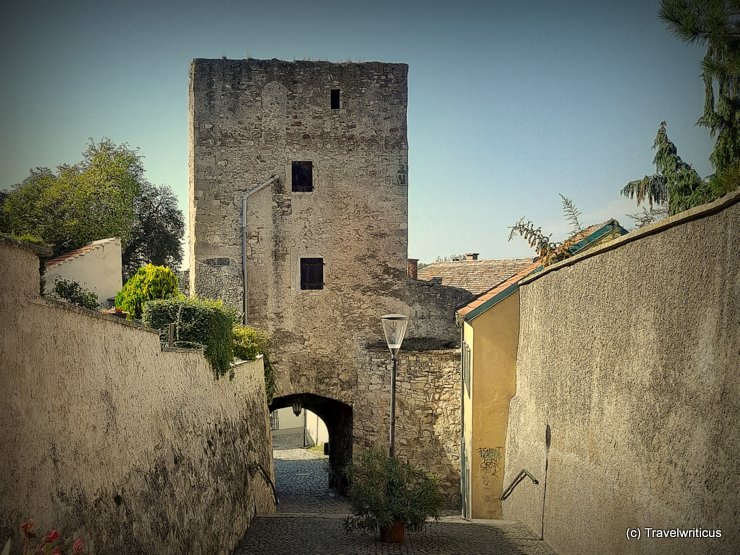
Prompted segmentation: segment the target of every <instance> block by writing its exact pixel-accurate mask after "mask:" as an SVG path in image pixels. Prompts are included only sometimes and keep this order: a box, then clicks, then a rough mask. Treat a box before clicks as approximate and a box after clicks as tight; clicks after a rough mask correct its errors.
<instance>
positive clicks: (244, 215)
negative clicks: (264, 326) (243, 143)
mask: <svg viewBox="0 0 740 555" xmlns="http://www.w3.org/2000/svg"><path fill="white" fill-rule="evenodd" d="M277 179H278V176H277V175H275V174H273V175H271V176H270V177H269V179H268V180H267V181H265V182H264V183H261V184H259V185H257V186H255V187H252V188H251V189H249V190H248V191H245V192H244V193H243V194H242V279H243V280H244V283H243V292H244V294H243V295H242V296H243V298H244V306H243V308H244V318H243V322H244V325H245V326H246V325H247V307H248V304H247V200H248V199H249V197H251V196H252V195H253V194H254V193H256V192H257V191H260V190H262V189H264V188H265V187H267V186H268V185H270V184H271V183H272V182H273V181H276V180H277Z"/></svg>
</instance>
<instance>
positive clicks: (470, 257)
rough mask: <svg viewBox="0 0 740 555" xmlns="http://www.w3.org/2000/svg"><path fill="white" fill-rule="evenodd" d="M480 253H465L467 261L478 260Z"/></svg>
mask: <svg viewBox="0 0 740 555" xmlns="http://www.w3.org/2000/svg"><path fill="white" fill-rule="evenodd" d="M479 254H480V253H478V252H466V253H465V260H478V255H479Z"/></svg>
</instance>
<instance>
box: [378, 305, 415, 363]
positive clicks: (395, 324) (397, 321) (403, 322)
mask: <svg viewBox="0 0 740 555" xmlns="http://www.w3.org/2000/svg"><path fill="white" fill-rule="evenodd" d="M380 320H381V321H382V322H383V333H384V334H385V342H386V344H387V345H388V350H390V352H391V355H392V356H393V358H395V357H396V355H398V351H399V350H400V349H401V343H403V336H404V335H406V326H408V323H409V317H408V316H404V315H403V314H386V315H385V316H381V317H380Z"/></svg>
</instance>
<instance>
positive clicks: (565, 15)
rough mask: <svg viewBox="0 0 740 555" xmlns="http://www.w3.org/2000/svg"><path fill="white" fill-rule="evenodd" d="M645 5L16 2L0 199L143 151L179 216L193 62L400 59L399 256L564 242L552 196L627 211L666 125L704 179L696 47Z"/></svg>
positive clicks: (1, 59)
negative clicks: (405, 103)
mask: <svg viewBox="0 0 740 555" xmlns="http://www.w3.org/2000/svg"><path fill="white" fill-rule="evenodd" d="M656 12H657V2H652V1H649V0H627V1H625V2H613V1H598V0H596V1H568V2H563V1H547V0H542V1H526V0H522V1H516V0H513V1H495V0H489V1H469V0H459V1H455V2H442V1H421V0H419V1H416V2H403V1H400V0H397V1H385V0H380V1H374V2H361V3H352V2H347V1H346V0H345V1H343V2H338V1H327V0H319V1H312V2H305V1H292V0H291V1H287V2H280V1H275V2H251V1H248V0H242V1H234V2H218V1H215V2H203V1H199V2H191V1H187V0H186V1H181V2H170V1H168V2H164V1H163V2H136V1H134V2H101V1H99V0H98V1H96V2H76V1H74V0H72V1H71V2H59V1H55V2H48V1H46V0H42V1H35V2H27V3H24V4H23V5H21V3H16V5H15V6H13V7H12V8H8V7H6V8H5V9H4V13H3V18H2V21H1V22H0V45H1V48H0V71H1V73H0V75H2V76H3V78H2V85H1V86H0V91H1V92H0V94H1V95H2V102H0V130H1V131H0V187H2V188H7V187H10V186H12V185H13V184H15V183H18V182H20V181H21V180H22V179H23V178H24V177H25V176H27V175H28V172H29V169H30V168H32V167H36V166H46V167H51V168H54V167H56V166H57V165H58V164H60V163H63V162H68V163H74V162H76V161H78V160H80V159H81V152H82V151H83V150H84V148H85V144H86V142H87V139H88V138H89V137H92V138H94V139H96V140H97V139H100V138H102V137H109V138H110V139H112V140H113V141H115V142H117V143H122V142H126V143H128V144H129V145H130V146H132V147H138V148H139V150H140V153H141V154H142V155H143V156H144V165H145V168H146V177H147V179H148V180H149V181H151V182H153V183H156V184H168V185H170V186H171V187H172V188H173V190H174V191H175V193H176V194H177V196H178V197H179V199H180V207H181V208H182V209H183V211H186V210H187V172H188V169H187V122H188V114H187V99H188V68H189V64H190V61H191V59H192V58H196V57H197V58H220V57H221V56H226V57H228V58H237V59H238V58H245V57H253V58H281V59H287V60H292V59H313V60H331V61H345V60H352V61H372V60H379V61H389V62H405V63H408V64H409V111H408V123H409V166H410V167H409V256H411V257H415V258H420V259H421V260H422V261H431V260H433V259H434V258H436V257H437V256H445V255H449V254H453V253H455V254H457V253H464V252H471V251H475V252H480V253H481V256H482V257H486V258H500V257H509V256H530V255H531V254H532V252H531V250H530V249H529V247H528V246H527V245H526V243H525V242H524V241H523V240H522V239H514V240H512V241H511V242H507V236H508V230H507V226H509V225H511V224H512V223H514V222H515V221H516V220H517V219H518V218H519V217H521V216H527V217H528V218H531V219H532V220H534V221H535V222H536V223H537V225H541V226H542V227H543V229H544V230H545V231H552V232H554V237H553V238H554V239H562V238H563V237H564V235H565V234H566V231H567V225H566V224H565V222H564V220H563V218H562V212H561V206H560V199H559V197H558V193H563V194H565V195H566V196H568V197H571V198H572V199H573V201H574V202H575V203H576V205H577V206H578V207H579V209H580V210H581V211H582V212H583V220H584V223H587V224H589V223H595V222H597V221H603V220H605V219H607V218H609V217H615V218H617V219H619V220H620V222H622V224H623V225H625V226H626V227H628V224H629V225H631V220H629V219H628V218H627V217H626V216H625V212H635V211H637V209H636V208H635V207H634V205H633V204H632V203H630V202H629V201H628V200H626V199H623V198H621V197H620V196H619V190H620V188H621V187H622V186H623V185H624V184H625V183H626V182H627V181H629V180H631V179H635V178H638V177H642V176H643V175H645V174H647V173H653V170H654V168H653V165H652V158H653V152H652V150H651V147H652V143H653V139H654V137H655V133H656V130H657V128H658V125H659V123H660V122H661V121H662V120H666V121H667V122H668V133H669V137H670V138H671V139H672V140H673V142H674V143H675V144H676V145H677V147H678V150H679V154H680V155H681V156H682V157H683V158H684V160H686V161H687V162H689V163H691V164H693V165H694V167H695V168H696V169H697V171H698V172H699V173H700V174H701V175H707V174H709V173H711V166H710V164H709V162H708V157H709V153H710V151H711V147H712V140H711V138H710V136H709V133H708V131H707V130H706V129H704V128H701V127H696V126H695V122H696V120H697V119H698V117H699V116H700V114H701V110H702V106H703V85H702V82H701V79H700V71H701V70H700V60H701V58H702V56H703V48H701V47H697V46H689V45H686V44H684V43H683V42H681V41H679V40H678V39H676V38H674V37H673V36H672V35H671V34H670V33H669V32H668V30H667V29H666V27H665V25H664V24H663V23H662V22H661V21H660V20H659V19H658V18H657V15H656Z"/></svg>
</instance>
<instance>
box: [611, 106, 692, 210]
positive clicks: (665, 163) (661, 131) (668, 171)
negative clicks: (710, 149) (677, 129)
mask: <svg viewBox="0 0 740 555" xmlns="http://www.w3.org/2000/svg"><path fill="white" fill-rule="evenodd" d="M653 149H655V158H654V159H653V163H654V164H655V167H656V169H657V170H658V173H656V174H655V175H646V176H645V177H643V178H642V179H636V180H635V181H630V182H629V183H627V185H625V186H624V188H623V189H622V194H623V195H624V196H626V197H629V198H636V199H637V204H638V206H639V205H640V204H642V203H643V202H644V201H645V200H647V201H648V204H649V205H650V208H652V207H653V205H656V204H657V205H664V204H667V205H668V213H669V214H670V215H673V214H676V213H678V212H681V211H682V210H686V209H687V208H690V207H691V206H694V204H692V202H693V199H694V198H695V197H696V194H697V192H698V191H699V189H700V188H701V187H702V185H703V183H704V181H703V180H702V178H701V177H699V174H698V173H696V170H694V168H692V167H691V166H690V165H689V164H687V163H686V162H684V161H683V160H682V159H681V157H680V156H679V155H678V150H677V149H676V145H674V144H673V142H671V140H670V139H669V138H668V133H667V131H666V122H664V121H663V122H661V124H660V127H659V128H658V134H657V135H656V136H655V142H654V143H653Z"/></svg>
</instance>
